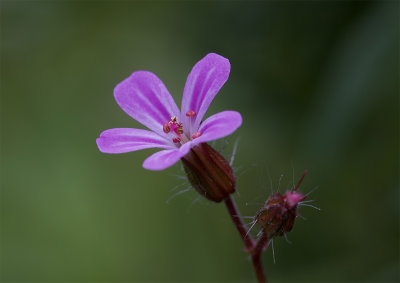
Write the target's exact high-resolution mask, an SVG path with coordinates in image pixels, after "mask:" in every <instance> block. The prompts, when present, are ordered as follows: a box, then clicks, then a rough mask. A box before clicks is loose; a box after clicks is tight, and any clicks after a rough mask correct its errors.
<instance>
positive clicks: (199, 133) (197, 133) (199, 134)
mask: <svg viewBox="0 0 400 283" xmlns="http://www.w3.org/2000/svg"><path fill="white" fill-rule="evenodd" d="M200 136H201V132H195V133H194V134H193V135H192V139H197V138H198V137H200Z"/></svg>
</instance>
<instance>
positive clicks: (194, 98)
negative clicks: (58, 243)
mask: <svg viewBox="0 0 400 283" xmlns="http://www.w3.org/2000/svg"><path fill="white" fill-rule="evenodd" d="M230 70H231V65H230V63H229V60H228V59H226V58H224V57H222V56H220V55H218V54H215V53H210V54H207V55H206V56H205V57H204V58H203V59H201V60H200V61H199V62H197V64H196V65H195V66H194V67H193V69H192V71H191V72H190V74H189V76H188V78H187V80H186V85H185V89H184V91H183V97H182V107H181V121H182V122H183V125H184V127H185V133H186V134H188V135H190V136H191V135H192V134H193V132H195V131H196V130H197V128H198V126H199V125H200V123H201V120H202V119H203V117H204V115H205V113H206V112H207V109H208V107H209V106H210V103H211V101H212V100H213V99H214V97H215V95H217V93H218V91H219V90H220V89H221V87H222V86H223V85H224V83H225V82H226V80H227V79H228V77H229V72H230ZM190 110H193V111H195V112H196V116H194V117H186V112H188V111H190Z"/></svg>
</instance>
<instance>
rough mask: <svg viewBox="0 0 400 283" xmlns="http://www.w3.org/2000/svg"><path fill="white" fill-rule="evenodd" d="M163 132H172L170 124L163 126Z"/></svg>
mask: <svg viewBox="0 0 400 283" xmlns="http://www.w3.org/2000/svg"><path fill="white" fill-rule="evenodd" d="M163 131H164V133H166V134H168V133H169V132H170V131H171V127H170V125H169V123H165V124H164V126H163Z"/></svg>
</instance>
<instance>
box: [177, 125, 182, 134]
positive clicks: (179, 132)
mask: <svg viewBox="0 0 400 283" xmlns="http://www.w3.org/2000/svg"><path fill="white" fill-rule="evenodd" d="M176 132H177V133H178V134H180V135H182V134H183V127H182V126H180V127H178V128H176Z"/></svg>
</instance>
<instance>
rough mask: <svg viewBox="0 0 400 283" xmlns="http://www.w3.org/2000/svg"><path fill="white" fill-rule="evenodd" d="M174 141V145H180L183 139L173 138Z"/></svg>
mask: <svg viewBox="0 0 400 283" xmlns="http://www.w3.org/2000/svg"><path fill="white" fill-rule="evenodd" d="M172 141H173V142H174V143H179V142H181V139H180V138H173V139H172Z"/></svg>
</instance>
